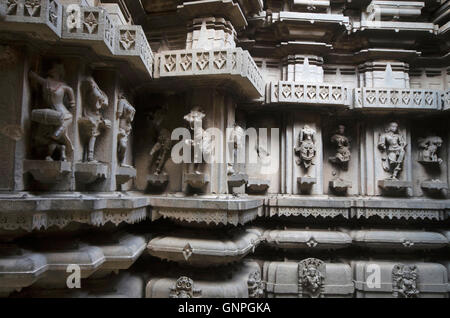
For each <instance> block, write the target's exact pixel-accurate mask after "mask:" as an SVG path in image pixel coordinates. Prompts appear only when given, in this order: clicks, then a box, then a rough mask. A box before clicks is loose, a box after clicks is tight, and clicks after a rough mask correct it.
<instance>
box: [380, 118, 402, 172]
mask: <svg viewBox="0 0 450 318" xmlns="http://www.w3.org/2000/svg"><path fill="white" fill-rule="evenodd" d="M406 146H407V144H406V141H405V139H404V137H403V136H402V135H401V134H400V132H399V129H398V124H397V123H396V122H392V123H390V124H389V127H388V128H387V129H386V132H385V133H383V134H381V135H380V139H379V141H378V149H379V150H380V151H381V152H382V153H383V157H382V164H383V169H384V171H386V172H389V173H390V174H391V177H390V178H391V179H394V180H397V179H398V177H399V175H400V173H401V172H402V170H403V162H404V161H405V154H406V149H405V148H406Z"/></svg>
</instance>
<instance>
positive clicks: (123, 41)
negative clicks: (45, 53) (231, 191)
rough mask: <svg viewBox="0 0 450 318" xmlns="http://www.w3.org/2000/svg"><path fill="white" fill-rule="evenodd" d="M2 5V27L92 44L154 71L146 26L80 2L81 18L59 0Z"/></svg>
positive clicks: (19, 0)
mask: <svg viewBox="0 0 450 318" xmlns="http://www.w3.org/2000/svg"><path fill="white" fill-rule="evenodd" d="M0 5H2V6H4V8H5V12H6V17H5V20H4V21H3V22H1V21H0V28H4V29H7V30H8V32H27V33H28V35H29V36H31V37H33V38H37V39H39V40H43V41H47V42H56V41H58V40H62V41H63V42H65V43H70V44H79V45H81V46H89V47H91V48H93V50H94V51H95V52H96V53H97V54H98V55H101V56H107V57H113V58H119V59H123V60H126V61H127V62H129V63H130V64H131V65H133V66H134V67H135V68H136V69H137V70H139V71H141V72H144V73H146V75H147V77H151V76H152V74H153V53H152V51H151V48H150V45H149V44H148V41H147V38H146V36H145V33H144V31H143V30H142V27H141V26H137V25H121V24H118V23H117V22H115V21H114V19H113V18H112V17H111V16H110V15H109V14H108V12H106V11H105V10H104V9H102V8H99V7H85V6H80V7H79V9H80V21H79V22H77V21H76V19H75V18H74V17H75V15H76V14H77V13H76V12H74V11H70V10H69V9H70V8H68V6H66V5H63V4H61V3H60V2H58V1H56V0H34V1H30V0H15V1H6V0H2V1H1V2H0ZM33 34H35V36H33Z"/></svg>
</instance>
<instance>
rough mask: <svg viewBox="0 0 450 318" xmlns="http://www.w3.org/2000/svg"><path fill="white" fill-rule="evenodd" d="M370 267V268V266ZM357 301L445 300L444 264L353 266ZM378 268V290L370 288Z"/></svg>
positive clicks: (381, 262) (380, 263) (384, 262)
mask: <svg viewBox="0 0 450 318" xmlns="http://www.w3.org/2000/svg"><path fill="white" fill-rule="evenodd" d="M369 265H370V266H369ZM351 266H352V269H353V273H354V277H353V279H354V281H355V289H356V296H357V297H358V298H374V297H376V298H430V297H432V298H446V297H447V284H448V278H447V270H446V268H445V267H444V266H443V265H441V264H436V263H423V262H414V261H408V262H406V261H405V262H395V261H376V260H373V261H355V262H352V263H351ZM375 267H377V268H379V272H380V275H381V282H380V285H379V286H369V285H368V284H367V282H368V278H369V275H373V268H375Z"/></svg>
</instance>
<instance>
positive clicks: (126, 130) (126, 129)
mask: <svg viewBox="0 0 450 318" xmlns="http://www.w3.org/2000/svg"><path fill="white" fill-rule="evenodd" d="M135 114H136V110H135V109H134V107H133V106H131V105H130V103H129V102H128V100H127V99H126V98H125V96H124V95H121V96H120V97H119V106H118V109H117V119H118V120H119V132H118V135H117V158H118V159H119V165H120V166H128V165H126V164H125V154H126V152H127V148H128V137H129V135H130V133H131V129H132V125H131V124H132V122H133V120H134V115H135Z"/></svg>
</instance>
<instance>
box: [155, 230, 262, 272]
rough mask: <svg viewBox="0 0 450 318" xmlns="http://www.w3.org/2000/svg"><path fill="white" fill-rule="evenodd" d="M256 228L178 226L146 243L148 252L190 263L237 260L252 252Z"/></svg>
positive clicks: (258, 233)
mask: <svg viewBox="0 0 450 318" xmlns="http://www.w3.org/2000/svg"><path fill="white" fill-rule="evenodd" d="M261 236H262V233H261V231H259V230H257V229H246V230H236V231H231V232H228V234H226V235H223V234H221V233H217V232H214V233H196V234H195V236H193V233H192V232H190V231H187V230H181V231H177V232H173V233H167V234H166V235H163V236H158V237H155V238H154V239H152V240H151V241H150V242H149V243H148V251H149V253H150V254H151V255H153V256H155V257H158V258H160V259H165V260H169V261H174V262H177V263H185V264H190V265H193V266H200V267H205V266H210V265H222V264H227V263H232V262H237V261H239V260H240V259H242V258H243V257H245V256H246V255H247V254H249V253H251V252H254V250H255V248H256V247H257V246H258V245H259V243H260V241H261Z"/></svg>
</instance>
